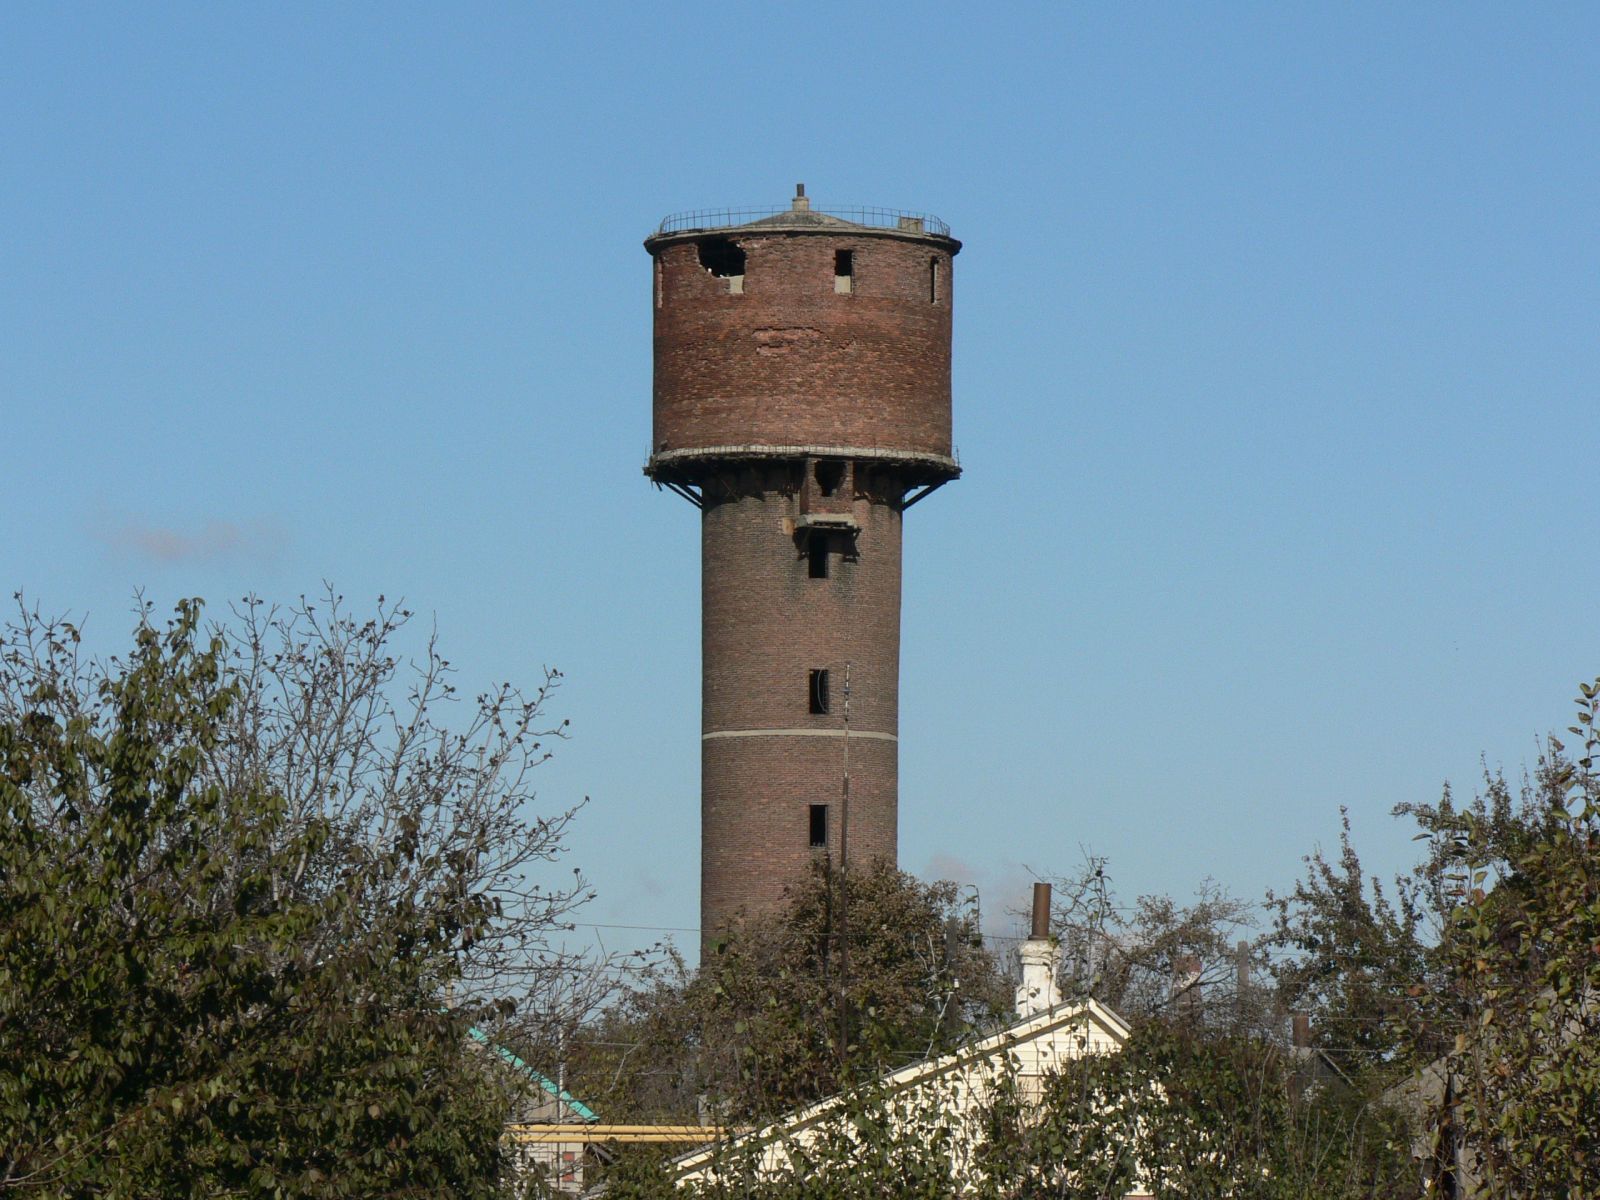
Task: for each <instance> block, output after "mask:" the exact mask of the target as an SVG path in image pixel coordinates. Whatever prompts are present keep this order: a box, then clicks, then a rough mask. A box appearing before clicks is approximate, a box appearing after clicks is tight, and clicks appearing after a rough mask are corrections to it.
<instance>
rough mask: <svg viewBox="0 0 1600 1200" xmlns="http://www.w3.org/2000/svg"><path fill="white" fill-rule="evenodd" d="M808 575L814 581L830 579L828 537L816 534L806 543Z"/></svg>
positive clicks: (823, 534)
mask: <svg viewBox="0 0 1600 1200" xmlns="http://www.w3.org/2000/svg"><path fill="white" fill-rule="evenodd" d="M806 559H807V568H806V573H807V574H808V575H810V577H811V578H812V579H826V578H827V577H828V535H827V534H825V533H815V534H812V535H811V540H810V541H808V542H807V543H806Z"/></svg>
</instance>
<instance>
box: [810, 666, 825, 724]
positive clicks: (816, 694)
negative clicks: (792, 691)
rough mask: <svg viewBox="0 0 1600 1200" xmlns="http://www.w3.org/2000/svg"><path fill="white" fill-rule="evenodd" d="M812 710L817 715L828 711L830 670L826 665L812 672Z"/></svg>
mask: <svg viewBox="0 0 1600 1200" xmlns="http://www.w3.org/2000/svg"><path fill="white" fill-rule="evenodd" d="M811 711H812V713H813V714H814V715H817V716H821V715H822V714H824V713H826V712H827V711H828V671H827V668H825V667H824V668H822V669H820V670H815V671H812V672H811Z"/></svg>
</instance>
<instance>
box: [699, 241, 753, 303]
mask: <svg viewBox="0 0 1600 1200" xmlns="http://www.w3.org/2000/svg"><path fill="white" fill-rule="evenodd" d="M696 249H697V250H698V251H699V254H700V265H701V266H702V267H704V268H705V269H706V270H707V271H709V272H711V274H713V275H715V276H716V277H717V278H718V279H726V280H727V281H728V291H730V292H733V293H735V294H737V293H739V292H742V291H744V251H743V250H742V249H740V248H739V246H738V245H737V244H736V243H734V242H732V241H729V240H728V239H727V238H723V237H716V238H707V239H706V240H705V241H703V242H701V243H699V245H698V246H697V247H696Z"/></svg>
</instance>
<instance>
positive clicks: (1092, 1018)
mask: <svg viewBox="0 0 1600 1200" xmlns="http://www.w3.org/2000/svg"><path fill="white" fill-rule="evenodd" d="M1044 913H1045V918H1044V921H1045V923H1044V924H1043V926H1042V927H1041V921H1040V918H1039V912H1038V906H1037V905H1036V911H1035V922H1034V930H1033V932H1034V934H1035V936H1034V937H1032V938H1030V939H1029V940H1028V941H1027V942H1025V943H1023V945H1022V947H1021V949H1020V950H1019V953H1018V957H1019V958H1020V959H1021V961H1022V972H1023V977H1022V985H1021V986H1020V987H1019V988H1018V989H1017V997H1016V1010H1017V1018H1018V1019H1017V1021H1016V1023H1014V1024H1012V1025H1011V1026H1009V1027H1007V1028H1006V1029H1003V1030H1001V1031H1000V1032H998V1033H995V1034H992V1035H990V1036H988V1037H986V1038H983V1039H981V1040H979V1041H975V1042H972V1043H971V1044H969V1045H967V1046H963V1047H961V1048H960V1049H958V1050H955V1051H953V1052H951V1053H949V1054H945V1055H941V1056H940V1057H937V1058H932V1059H928V1060H925V1061H923V1062H919V1063H915V1064H913V1065H912V1066H909V1067H904V1068H902V1069H901V1070H898V1071H895V1072H893V1073H892V1074H890V1075H887V1076H885V1077H884V1078H883V1079H882V1080H881V1081H880V1086H879V1088H878V1089H877V1090H876V1091H875V1096H876V1097H877V1098H878V1099H879V1100H880V1101H881V1103H882V1105H883V1107H884V1110H885V1111H886V1112H888V1113H891V1114H893V1113H900V1114H915V1113H929V1112H932V1113H934V1114H936V1115H937V1118H938V1120H939V1122H940V1123H941V1124H942V1125H943V1126H944V1128H946V1129H949V1130H950V1131H951V1133H952V1136H951V1139H950V1141H949V1151H950V1158H951V1163H950V1167H951V1174H952V1177H953V1178H959V1177H960V1176H961V1175H962V1174H963V1172H964V1171H966V1170H969V1169H972V1161H971V1160H972V1153H973V1151H974V1150H975V1149H976V1147H977V1145H978V1139H979V1137H980V1135H981V1130H980V1121H979V1117H980V1115H981V1112H982V1110H983V1108H984V1107H985V1106H986V1105H987V1104H988V1102H989V1101H990V1100H992V1099H993V1098H994V1097H995V1095H996V1091H997V1088H998V1087H999V1086H1001V1085H1002V1084H1003V1083H1007V1084H1009V1083H1012V1082H1014V1084H1015V1086H1016V1087H1017V1088H1018V1090H1019V1092H1020V1094H1021V1096H1022V1097H1023V1098H1024V1100H1026V1099H1029V1098H1035V1099H1036V1098H1037V1097H1038V1096H1039V1095H1040V1094H1041V1092H1042V1089H1043V1086H1044V1082H1045V1080H1046V1078H1047V1077H1048V1076H1050V1075H1051V1074H1053V1073H1055V1072H1056V1071H1058V1070H1059V1069H1060V1068H1061V1066H1062V1065H1063V1064H1064V1063H1066V1062H1069V1061H1070V1060H1072V1059H1075V1058H1079V1057H1082V1056H1083V1055H1086V1054H1111V1053H1115V1052H1117V1051H1119V1050H1120V1049H1122V1047H1123V1045H1124V1044H1125V1043H1126V1042H1127V1039H1128V1035H1129V1033H1130V1030H1129V1027H1128V1025H1127V1023H1126V1022H1124V1021H1123V1020H1122V1018H1121V1017H1119V1016H1117V1014H1116V1013H1114V1012H1112V1011H1111V1010H1110V1009H1108V1008H1106V1007H1105V1006H1104V1005H1102V1004H1100V1003H1098V1002H1096V1001H1094V1000H1086V1001H1083V1002H1081V1003H1071V1004H1063V1003H1061V1002H1060V993H1059V991H1058V990H1057V985H1056V979H1055V976H1056V966H1057V962H1058V956H1059V953H1060V952H1059V949H1058V947H1057V946H1056V943H1055V942H1054V941H1053V940H1052V939H1051V938H1049V937H1048V924H1047V922H1048V893H1046V897H1045V902H1044ZM1042 930H1043V932H1044V933H1045V936H1039V935H1040V934H1041V931H1042ZM849 1105H850V1098H849V1097H846V1096H832V1097H829V1098H828V1099H826V1100H822V1101H819V1102H818V1103H816V1104H813V1105H810V1106H809V1107H807V1108H803V1109H800V1110H798V1111H796V1112H794V1113H792V1114H790V1115H789V1116H787V1117H785V1118H783V1119H782V1120H780V1121H777V1122H774V1123H773V1124H771V1125H768V1126H766V1127H764V1128H762V1129H759V1130H756V1131H754V1132H752V1133H748V1134H745V1135H743V1136H742V1137H740V1138H736V1139H734V1140H733V1141H732V1142H728V1143H722V1144H719V1145H713V1146H706V1147H702V1148H701V1149H698V1150H695V1151H692V1152H690V1153H689V1154H686V1155H684V1156H682V1157H681V1158H679V1159H677V1160H676V1163H675V1167H676V1171H677V1175H676V1179H677V1182H678V1183H679V1185H680V1186H681V1185H684V1184H691V1183H698V1182H708V1181H712V1180H714V1179H715V1178H716V1177H717V1172H718V1169H719V1163H720V1164H727V1163H729V1162H730V1161H738V1162H739V1163H740V1165H741V1168H746V1169H747V1168H748V1167H749V1165H750V1164H751V1161H752V1159H751V1157H750V1156H758V1157H759V1166H757V1167H756V1168H755V1169H756V1170H758V1171H762V1172H771V1173H773V1174H778V1173H781V1172H783V1171H785V1170H787V1169H789V1168H790V1167H791V1165H792V1164H793V1162H794V1157H795V1155H797V1154H804V1153H805V1152H806V1151H807V1150H809V1149H811V1148H820V1146H821V1144H822V1143H824V1142H825V1141H831V1140H834V1139H837V1138H838V1137H840V1136H849V1133H848V1128H847V1127H848V1116H849ZM889 1119H890V1120H897V1119H902V1118H899V1117H895V1116H891V1117H890V1118H889ZM904 1119H915V1118H911V1117H906V1118H904ZM1132 1194H1133V1195H1142V1194H1143V1193H1132Z"/></svg>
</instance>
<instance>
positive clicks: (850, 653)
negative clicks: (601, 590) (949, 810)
mask: <svg viewBox="0 0 1600 1200" xmlns="http://www.w3.org/2000/svg"><path fill="white" fill-rule="evenodd" d="M756 474H757V473H756V472H755V471H753V470H752V469H749V468H747V469H745V470H743V471H741V472H738V477H739V478H740V480H742V481H743V482H745V483H746V484H747V485H748V484H750V483H759V481H758V480H756V479H754V478H753V477H754V476H755V475H756ZM850 507H851V509H852V512H853V515H854V516H855V519H856V520H857V522H858V523H859V524H860V533H859V535H858V536H857V537H856V538H855V540H854V544H853V546H852V544H851V541H850V539H849V538H848V536H846V535H840V534H835V535H832V536H833V540H834V544H835V546H836V547H837V548H836V549H834V550H833V551H832V552H830V554H829V570H828V576H827V578H825V579H814V578H812V577H811V574H810V563H809V558H808V556H807V555H806V554H805V553H804V550H803V546H804V542H803V539H802V540H798V541H797V539H796V538H795V536H794V528H795V526H794V521H795V518H796V516H797V514H798V510H799V500H798V494H797V493H796V492H793V491H784V490H782V489H780V488H778V487H769V488H766V489H759V488H751V490H747V491H739V492H738V493H736V494H735V495H734V496H733V497H732V498H727V499H723V500H721V501H715V500H714V501H712V502H711V503H709V504H708V505H707V507H706V509H705V513H704V516H703V518H702V531H703V532H702V539H701V556H702V558H701V562H702V570H701V622H702V626H701V627H702V648H703V671H704V687H703V692H702V706H703V730H704V732H705V733H707V734H712V735H715V734H719V733H730V732H731V733H738V734H741V735H745V736H736V737H717V736H712V737H708V738H706V739H705V740H703V742H702V751H701V847H702V864H701V916H702V924H704V925H705V926H706V927H707V928H710V929H715V928H718V927H720V926H722V925H723V924H724V923H726V921H727V919H728V918H729V917H731V916H732V915H733V914H734V913H735V912H737V911H738V910H739V909H740V908H742V907H747V908H749V909H750V910H751V911H757V910H761V909H765V908H769V907H771V906H772V905H773V904H775V903H776V902H777V901H778V900H779V898H780V897H781V895H782V892H783V889H784V887H785V886H787V885H788V884H789V883H790V882H792V881H793V880H795V879H796V878H797V877H799V876H802V875H803V874H804V873H805V871H806V869H807V864H808V863H809V861H810V859H811V857H812V854H813V851H812V849H811V847H810V844H809V837H810V827H809V820H808V818H809V809H810V806H811V805H812V804H827V805H829V806H830V809H829V818H830V819H829V822H828V834H829V847H830V850H831V852H832V853H833V854H834V856H835V861H837V856H838V852H839V834H840V827H841V817H842V809H841V807H840V801H841V791H842V783H843V771H844V739H843V738H842V737H840V736H837V735H839V734H840V733H842V731H843V729H844V726H845V701H846V695H845V690H846V664H848V668H849V669H848V674H849V679H848V683H849V710H850V722H849V724H850V730H851V733H852V736H851V738H850V774H851V803H850V819H849V829H850V834H849V836H850V846H849V853H850V858H851V860H852V861H856V862H865V861H866V860H868V859H870V858H876V857H886V858H889V859H891V860H892V859H894V858H895V849H896V843H895V835H896V805H897V801H898V785H897V771H898V763H899V758H898V747H897V744H896V742H894V741H891V740H885V738H884V737H881V736H871V735H889V736H890V737H894V736H896V735H897V734H898V733H899V718H898V712H899V694H900V561H901V560H900V513H899V511H898V509H897V508H895V507H894V506H893V505H891V504H889V503H885V502H884V501H883V499H882V498H881V497H880V498H876V499H874V498H868V497H867V496H858V497H857V498H856V499H855V500H854V501H853V502H852V504H851V506H850ZM819 668H821V669H826V670H827V671H828V672H829V687H828V691H829V712H828V713H826V714H824V715H819V714H813V713H812V712H811V711H810V700H811V696H810V687H809V684H810V673H811V671H812V670H814V669H819ZM757 730H775V731H783V732H779V733H773V734H769V735H765V736H763V735H760V734H756V735H754V736H750V735H751V733H752V731H757ZM802 730H803V731H817V733H818V734H822V735H823V736H803V735H800V734H798V733H796V732H795V731H802ZM828 734H832V735H834V736H827V735H828Z"/></svg>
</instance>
